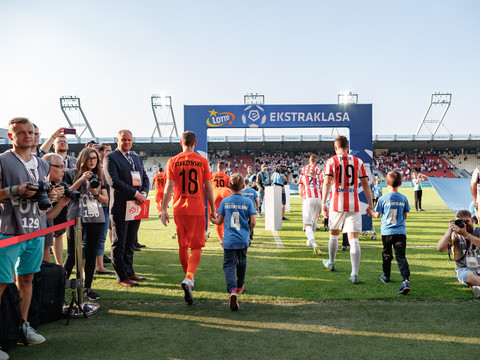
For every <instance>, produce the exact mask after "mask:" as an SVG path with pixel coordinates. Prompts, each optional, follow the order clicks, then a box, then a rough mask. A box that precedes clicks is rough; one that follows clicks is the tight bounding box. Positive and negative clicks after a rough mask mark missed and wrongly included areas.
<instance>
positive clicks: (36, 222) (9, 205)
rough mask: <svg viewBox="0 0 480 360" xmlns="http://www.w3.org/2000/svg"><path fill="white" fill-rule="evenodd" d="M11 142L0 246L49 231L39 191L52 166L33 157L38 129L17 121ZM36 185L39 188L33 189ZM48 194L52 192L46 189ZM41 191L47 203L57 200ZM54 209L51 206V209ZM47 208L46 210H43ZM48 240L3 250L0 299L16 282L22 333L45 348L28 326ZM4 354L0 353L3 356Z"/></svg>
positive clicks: (4, 158) (0, 179) (1, 179)
mask: <svg viewBox="0 0 480 360" xmlns="http://www.w3.org/2000/svg"><path fill="white" fill-rule="evenodd" d="M8 138H9V139H10V140H11V141H12V146H13V148H12V149H10V150H8V151H6V152H4V153H3V154H1V155H0V184H1V185H0V242H1V241H2V240H4V239H7V238H11V237H14V236H16V235H22V234H28V233H32V232H34V231H37V230H42V229H45V228H46V225H47V222H46V216H45V212H44V211H40V209H39V206H38V202H36V201H35V199H38V198H39V196H38V195H39V187H40V186H41V187H43V186H45V185H44V180H45V179H46V177H47V175H48V171H49V167H48V164H47V163H46V162H45V161H44V160H42V159H37V157H36V156H35V155H32V154H31V153H30V149H31V147H32V144H33V143H34V127H33V125H32V123H31V122H30V120H28V119H26V118H14V119H12V120H10V122H9V124H8ZM32 183H33V184H35V185H32ZM37 185H38V186H37ZM46 187H47V188H48V190H50V188H49V187H48V185H47V186H46ZM45 192H46V190H45V191H43V192H42V191H40V195H41V196H42V200H43V203H44V204H45V205H46V202H47V201H50V199H49V196H50V198H51V199H55V198H56V193H55V192H50V193H49V195H48V196H46V195H45ZM50 206H51V205H50ZM42 207H43V206H42ZM43 244H44V237H43V236H39V237H34V238H32V239H29V240H26V241H23V242H20V243H16V244H12V245H9V246H4V247H0V299H1V295H2V293H3V291H4V290H5V288H6V287H7V284H8V283H12V282H13V281H14V273H16V275H17V276H16V284H17V287H18V291H19V293H20V297H21V299H22V302H21V303H20V312H21V314H22V318H23V319H24V320H25V322H24V323H23V324H22V329H23V332H24V334H25V337H26V339H27V341H28V343H30V344H41V343H43V342H44V341H45V338H44V337H43V336H41V335H39V334H37V333H36V331H35V330H34V329H33V328H32V327H31V326H30V324H29V323H28V322H26V319H27V315H28V309H29V308H30V302H31V299H32V281H33V274H35V273H36V272H38V271H40V265H41V263H42V253H43ZM4 354H5V353H3V354H2V351H1V350H0V355H4Z"/></svg>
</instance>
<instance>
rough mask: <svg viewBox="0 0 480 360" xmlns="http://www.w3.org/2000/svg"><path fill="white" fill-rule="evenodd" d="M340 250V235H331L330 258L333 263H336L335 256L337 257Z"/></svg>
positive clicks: (329, 243)
mask: <svg viewBox="0 0 480 360" xmlns="http://www.w3.org/2000/svg"><path fill="white" fill-rule="evenodd" d="M337 250H338V235H332V234H330V240H329V241H328V257H329V260H328V261H330V262H331V263H334V262H335V256H337Z"/></svg>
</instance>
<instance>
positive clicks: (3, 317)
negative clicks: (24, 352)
mask: <svg viewBox="0 0 480 360" xmlns="http://www.w3.org/2000/svg"><path fill="white" fill-rule="evenodd" d="M21 301H22V300H21V299H20V294H19V293H18V289H17V286H16V285H15V283H11V284H8V285H7V287H6V288H5V291H4V292H3V294H2V305H1V306H0V347H1V348H2V349H3V350H5V351H8V350H9V349H11V348H12V347H14V346H15V345H16V344H17V342H23V344H25V345H27V340H26V339H25V335H24V333H23V329H22V324H23V319H22V314H21V313H20V302H21Z"/></svg>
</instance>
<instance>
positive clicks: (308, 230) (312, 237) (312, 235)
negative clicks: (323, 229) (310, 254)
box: [305, 225, 317, 249]
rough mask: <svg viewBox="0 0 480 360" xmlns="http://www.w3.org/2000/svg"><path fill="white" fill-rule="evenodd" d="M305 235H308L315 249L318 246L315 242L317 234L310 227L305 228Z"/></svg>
mask: <svg viewBox="0 0 480 360" xmlns="http://www.w3.org/2000/svg"><path fill="white" fill-rule="evenodd" d="M305 235H307V239H308V241H310V245H312V247H313V248H314V249H315V246H317V243H316V242H315V232H314V231H313V229H312V227H311V226H310V225H308V226H307V227H305Z"/></svg>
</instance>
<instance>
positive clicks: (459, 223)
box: [455, 219, 467, 228]
mask: <svg viewBox="0 0 480 360" xmlns="http://www.w3.org/2000/svg"><path fill="white" fill-rule="evenodd" d="M466 223H467V222H466V221H465V220H463V219H457V220H455V225H457V226H458V227H459V228H463V227H464V226H465V224H466Z"/></svg>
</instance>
